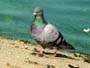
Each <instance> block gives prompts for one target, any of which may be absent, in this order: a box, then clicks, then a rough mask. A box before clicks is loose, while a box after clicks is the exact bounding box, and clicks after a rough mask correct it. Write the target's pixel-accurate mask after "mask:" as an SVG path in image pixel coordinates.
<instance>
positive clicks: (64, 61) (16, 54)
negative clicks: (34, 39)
mask: <svg viewBox="0 0 90 68" xmlns="http://www.w3.org/2000/svg"><path fill="white" fill-rule="evenodd" d="M35 47H37V46H35V45H34V44H31V43H30V42H29V43H28V42H25V41H22V40H17V39H15V40H14V39H8V38H3V37H0V68H72V67H77V68H90V60H88V58H87V57H86V56H85V55H83V54H79V53H76V54H74V53H69V54H68V53H67V54H68V55H67V56H68V57H69V58H68V57H65V56H63V54H60V56H59V57H52V56H44V57H39V56H36V55H32V52H33V49H34V48H35ZM70 57H71V58H70Z"/></svg>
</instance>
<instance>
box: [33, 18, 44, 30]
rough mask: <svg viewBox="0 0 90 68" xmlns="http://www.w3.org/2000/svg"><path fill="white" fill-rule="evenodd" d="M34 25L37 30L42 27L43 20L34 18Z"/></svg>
mask: <svg viewBox="0 0 90 68" xmlns="http://www.w3.org/2000/svg"><path fill="white" fill-rule="evenodd" d="M34 25H35V26H36V27H38V28H42V27H44V25H45V24H44V19H43V17H41V16H36V17H35V20H34Z"/></svg>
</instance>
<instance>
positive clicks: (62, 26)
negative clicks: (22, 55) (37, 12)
mask: <svg viewBox="0 0 90 68" xmlns="http://www.w3.org/2000/svg"><path fill="white" fill-rule="evenodd" d="M36 6H42V7H43V8H44V10H45V18H46V19H47V20H48V21H49V22H50V23H52V24H53V25H55V26H56V27H57V28H58V30H59V31H61V33H62V34H63V35H64V37H65V39H66V40H67V41H68V42H69V43H71V44H72V45H73V46H74V47H75V48H76V50H77V51H79V52H83V53H87V54H90V32H88V33H85V32H84V31H83V29H84V28H90V0H0V35H1V36H5V37H15V38H18V39H24V40H31V36H30V25H31V22H32V18H33V17H32V11H33V9H34V8H35V7H36Z"/></svg>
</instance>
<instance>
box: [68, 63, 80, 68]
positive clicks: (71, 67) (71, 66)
mask: <svg viewBox="0 0 90 68" xmlns="http://www.w3.org/2000/svg"><path fill="white" fill-rule="evenodd" d="M68 66H69V67H70V68H80V67H75V66H73V65H71V64H69V65H68Z"/></svg>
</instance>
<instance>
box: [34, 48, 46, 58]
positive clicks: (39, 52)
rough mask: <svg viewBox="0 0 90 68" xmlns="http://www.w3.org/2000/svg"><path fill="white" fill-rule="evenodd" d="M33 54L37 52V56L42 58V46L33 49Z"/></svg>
mask: <svg viewBox="0 0 90 68" xmlns="http://www.w3.org/2000/svg"><path fill="white" fill-rule="evenodd" d="M34 50H35V52H37V54H38V55H39V56H40V57H42V56H43V52H44V48H43V47H42V46H38V47H36V48H35V49H34Z"/></svg>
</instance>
